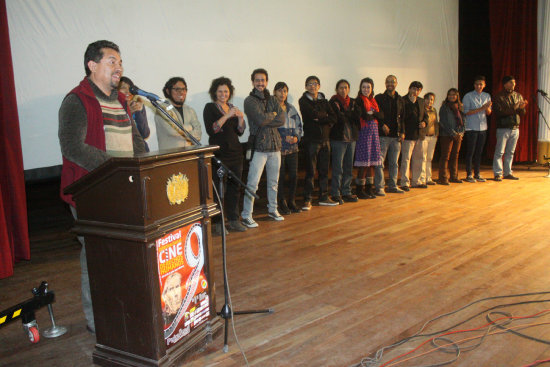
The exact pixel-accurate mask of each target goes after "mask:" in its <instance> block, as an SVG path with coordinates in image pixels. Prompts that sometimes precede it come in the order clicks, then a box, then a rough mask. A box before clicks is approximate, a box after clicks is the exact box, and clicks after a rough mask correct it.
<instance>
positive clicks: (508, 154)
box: [493, 75, 527, 181]
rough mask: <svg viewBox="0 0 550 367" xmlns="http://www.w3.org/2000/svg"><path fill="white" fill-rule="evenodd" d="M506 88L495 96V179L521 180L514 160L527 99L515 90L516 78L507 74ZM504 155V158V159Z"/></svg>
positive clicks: (504, 84) (504, 80)
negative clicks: (513, 164)
mask: <svg viewBox="0 0 550 367" xmlns="http://www.w3.org/2000/svg"><path fill="white" fill-rule="evenodd" d="M502 85H503V87H504V89H503V90H502V91H501V92H499V93H498V94H497V95H496V96H495V100H494V104H493V107H494V111H495V114H496V117H497V144H496V146H495V156H494V157H493V173H494V174H495V181H502V179H503V178H504V179H506V180H519V178H518V177H516V176H514V175H513V172H512V161H513V159H514V152H515V151H516V144H517V142H518V139H519V123H520V115H521V116H523V115H525V108H526V107H527V101H525V100H524V99H523V97H522V95H521V94H519V93H518V92H516V91H514V88H515V87H516V80H515V78H514V77H513V76H511V75H507V76H505V77H504V78H502ZM503 157H504V159H503Z"/></svg>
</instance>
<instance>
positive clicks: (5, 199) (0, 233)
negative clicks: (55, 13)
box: [0, 0, 31, 279]
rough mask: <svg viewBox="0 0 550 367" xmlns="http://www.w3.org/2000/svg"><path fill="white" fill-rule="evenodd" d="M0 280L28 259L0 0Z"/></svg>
mask: <svg viewBox="0 0 550 367" xmlns="http://www.w3.org/2000/svg"><path fill="white" fill-rule="evenodd" d="M0 90H1V91H2V92H1V93H0V118H1V120H0V172H1V175H0V279H1V278H5V277H8V276H10V275H12V274H13V264H14V263H15V262H16V261H19V260H30V256H31V252H30V247H29V234H28V225H27V202H26V196H25V178H24V175H23V154H22V151H21V136H20V133H19V117H18V115H17V100H16V98H15V82H14V79H13V65H12V60H11V48H10V37H9V29H8V14H7V11H6V2H5V0H0Z"/></svg>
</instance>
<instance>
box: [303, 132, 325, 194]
mask: <svg viewBox="0 0 550 367" xmlns="http://www.w3.org/2000/svg"><path fill="white" fill-rule="evenodd" d="M305 147H306V179H305V182H304V200H305V201H311V195H312V193H313V188H314V185H313V181H314V179H315V172H316V171H317V170H318V171H319V199H321V200H323V199H325V198H326V197H327V196H328V167H329V165H330V144H329V142H328V141H323V142H312V141H306V142H305Z"/></svg>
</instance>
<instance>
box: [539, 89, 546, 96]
mask: <svg viewBox="0 0 550 367" xmlns="http://www.w3.org/2000/svg"><path fill="white" fill-rule="evenodd" d="M537 93H540V94H541V95H542V96H543V97H547V96H548V93H546V92H545V91H543V90H541V89H537Z"/></svg>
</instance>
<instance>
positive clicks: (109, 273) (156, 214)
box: [65, 146, 222, 366]
mask: <svg viewBox="0 0 550 367" xmlns="http://www.w3.org/2000/svg"><path fill="white" fill-rule="evenodd" d="M216 149H217V147H215V146H207V147H199V148H191V147H190V148H187V149H185V150H178V151H175V150H174V151H165V152H153V153H148V154H145V155H140V156H137V157H132V158H115V157H113V158H111V159H110V160H109V161H107V162H106V163H105V164H103V165H102V166H100V167H98V168H97V169H96V170H94V171H92V172H90V173H89V174H87V175H86V176H84V177H83V178H82V179H80V180H78V181H77V182H75V183H73V184H72V185H70V186H68V187H67V188H66V189H65V192H66V193H68V194H73V199H74V201H75V203H76V208H77V214H78V220H77V221H76V224H75V228H74V231H75V232H76V233H78V234H80V235H83V236H84V238H85V243H86V256H87V261H88V272H89V277H90V288H91V294H92V302H93V309H94V318H95V327H96V338H97V344H96V347H95V350H94V352H93V361H94V363H96V364H98V365H101V366H171V365H174V364H175V362H176V361H178V360H181V359H182V357H184V356H185V353H186V352H188V351H189V350H191V349H196V348H199V347H201V346H202V345H203V344H204V343H206V342H208V341H210V340H211V339H212V335H213V334H214V333H215V332H217V331H218V330H219V329H220V328H221V326H222V322H221V319H220V317H218V316H217V315H216V310H215V307H216V302H215V284H214V276H213V272H212V268H211V266H210V264H212V258H211V256H212V251H211V237H210V232H211V230H210V227H211V220H210V218H211V217H212V216H213V215H216V214H218V213H219V209H218V208H217V206H216V204H215V203H214V201H213V195H212V181H211V172H212V169H211V157H212V156H213V151H214V150H216ZM161 153H163V154H161Z"/></svg>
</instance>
